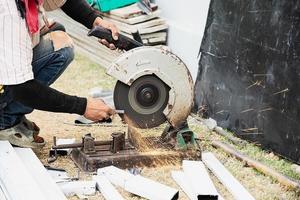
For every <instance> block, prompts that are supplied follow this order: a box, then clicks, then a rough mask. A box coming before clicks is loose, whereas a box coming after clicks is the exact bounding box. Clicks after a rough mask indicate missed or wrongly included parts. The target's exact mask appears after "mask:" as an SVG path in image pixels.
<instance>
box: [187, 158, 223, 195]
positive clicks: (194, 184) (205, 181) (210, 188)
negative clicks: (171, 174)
mask: <svg viewBox="0 0 300 200" xmlns="http://www.w3.org/2000/svg"><path fill="white" fill-rule="evenodd" d="M182 168H183V171H184V174H185V176H186V179H187V180H189V183H190V185H191V188H192V189H193V191H194V192H195V193H196V194H197V198H198V199H201V197H207V198H208V199H216V200H218V196H219V194H218V192H217V190H216V188H215V186H214V184H213V182H212V180H211V179H210V177H209V174H208V172H207V170H206V168H205V166H204V164H203V163H202V162H201V161H189V160H184V161H183V162H182Z"/></svg>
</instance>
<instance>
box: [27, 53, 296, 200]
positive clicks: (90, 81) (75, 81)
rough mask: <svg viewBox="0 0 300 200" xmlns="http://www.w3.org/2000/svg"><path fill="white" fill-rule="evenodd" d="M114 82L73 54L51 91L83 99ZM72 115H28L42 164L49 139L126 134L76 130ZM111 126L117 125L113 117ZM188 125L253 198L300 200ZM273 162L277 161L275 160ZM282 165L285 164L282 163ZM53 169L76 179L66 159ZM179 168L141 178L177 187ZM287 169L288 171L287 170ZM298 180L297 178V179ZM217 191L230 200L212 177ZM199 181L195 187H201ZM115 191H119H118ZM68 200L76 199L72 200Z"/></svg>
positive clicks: (206, 133) (207, 134)
mask: <svg viewBox="0 0 300 200" xmlns="http://www.w3.org/2000/svg"><path fill="white" fill-rule="evenodd" d="M114 83H115V80H114V79H113V78H111V77H109V76H107V75H106V74H105V73H104V69H103V68H101V66H98V65H97V64H95V63H93V62H92V61H90V60H89V59H88V58H85V57H82V56H80V55H78V54H77V55H76V59H75V61H74V62H73V63H72V64H71V66H70V67H69V68H68V69H67V70H66V72H65V73H64V74H63V75H62V76H61V78H60V79H59V80H58V81H57V82H56V83H55V84H54V86H53V87H54V88H56V89H59V90H60V91H63V92H66V93H68V94H72V95H79V96H87V95H88V91H89V89H91V88H94V87H100V88H103V89H113V86H114ZM76 117H77V116H76V115H69V114H57V113H47V112H41V111H34V112H33V113H32V114H30V115H29V116H28V118H29V119H31V120H33V121H35V122H36V123H37V124H38V125H39V126H40V128H41V135H42V136H43V137H45V139H46V140H47V141H48V143H47V145H46V147H45V148H44V149H43V150H42V151H40V152H37V155H38V157H39V158H40V159H41V160H42V162H43V163H44V164H47V162H46V160H47V158H48V151H49V149H50V146H51V145H52V138H53V136H57V137H58V138H76V139H77V140H78V141H80V139H81V137H82V136H83V135H84V134H86V133H92V134H93V136H95V137H96V138H98V139H108V138H109V137H110V134H111V133H112V132H113V131H119V130H120V131H126V128H124V126H119V127H118V126H117V127H113V128H112V127H78V126H72V125H70V124H68V123H73V122H74V119H76ZM114 123H115V124H119V125H121V124H120V122H119V120H118V119H117V118H116V120H114ZM190 126H191V128H192V129H193V130H194V131H195V133H196V134H197V136H198V137H200V138H202V139H203V142H202V146H203V149H204V151H212V152H214V153H215V155H216V156H217V157H218V158H219V160H220V161H221V162H222V163H223V164H224V165H225V166H226V167H227V169H228V170H230V172H231V173H232V174H233V175H234V176H235V177H236V178H237V179H238V180H239V181H240V182H241V183H242V184H243V185H244V186H245V187H246V188H247V189H248V191H249V192H250V193H251V194H252V195H253V196H254V197H255V198H256V199H261V200H267V199H270V200H271V199H272V200H273V199H278V200H279V199H280V200H281V199H287V200H296V199H300V192H299V191H298V192H297V191H293V190H287V189H286V188H284V187H283V186H281V185H280V184H279V183H277V182H276V181H274V180H273V179H272V178H270V177H267V176H264V175H262V174H260V173H259V172H257V171H255V170H253V169H252V168H249V167H245V166H244V164H243V163H241V162H239V161H237V160H236V159H234V158H231V157H228V156H227V155H226V154H225V153H223V152H221V151H219V150H216V149H214V148H212V147H211V146H210V140H212V139H220V140H223V139H222V138H220V137H219V136H218V135H216V134H214V133H212V132H210V131H208V130H207V129H206V128H205V127H204V126H202V125H201V124H199V123H198V122H197V121H195V120H190ZM161 131H162V129H159V128H158V129H154V130H147V131H145V135H159V134H160V133H161ZM260 155H261V156H268V153H265V152H263V153H261V154H260ZM268 159H270V160H274V162H275V161H276V160H282V159H280V158H278V157H276V156H273V157H270V158H268ZM276 162H277V161H276ZM283 162H286V161H283ZM51 166H53V167H59V168H63V169H65V170H67V172H68V173H69V175H70V176H77V173H78V168H77V167H76V166H75V165H74V163H73V162H72V161H71V159H70V158H69V157H60V158H59V159H58V160H57V161H56V162H55V163H53V164H51ZM179 169H180V166H179V165H178V166H174V165H173V166H163V167H159V168H144V169H143V170H142V175H143V176H145V177H149V178H151V179H153V180H156V181H159V182H160V183H163V184H166V185H168V186H171V187H174V188H178V189H179V187H178V186H177V185H176V183H175V182H174V181H173V180H172V178H171V170H179ZM289 170H290V169H289ZM80 177H81V179H85V180H86V179H90V177H91V174H85V173H83V172H80ZM298 180H300V178H299V179H298ZM213 181H214V183H215V184H216V187H217V188H218V190H219V192H220V193H221V194H222V196H223V197H224V198H225V199H228V200H229V199H233V198H232V196H231V195H230V193H229V192H228V191H227V190H226V189H225V188H224V187H223V186H222V185H221V184H220V183H219V182H218V180H217V179H216V178H215V177H213ZM200 183H201V181H200V180H199V187H201V184H200ZM118 189H119V188H118ZM119 190H120V192H121V194H122V196H123V197H124V198H126V199H141V198H139V197H136V196H133V195H131V194H129V193H127V192H125V191H122V190H121V189H119ZM70 199H77V197H72V198H70ZM89 199H91V200H94V199H99V200H102V199H104V198H103V197H102V196H101V194H97V196H94V197H90V198H89ZM179 199H180V200H185V199H187V197H186V196H185V194H184V193H183V192H182V191H180V198H179Z"/></svg>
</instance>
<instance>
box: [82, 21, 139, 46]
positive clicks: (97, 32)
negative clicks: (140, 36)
mask: <svg viewBox="0 0 300 200" xmlns="http://www.w3.org/2000/svg"><path fill="white" fill-rule="evenodd" d="M88 36H94V37H97V38H99V39H105V40H107V42H109V43H112V44H114V45H115V46H116V47H117V48H119V49H123V50H126V51H128V50H131V49H134V48H137V47H141V46H143V44H142V43H140V42H138V41H136V40H133V39H131V38H129V37H127V36H125V35H122V34H119V38H118V40H114V39H113V37H112V35H111V31H110V30H109V29H106V28H103V27H101V26H96V27H94V28H93V29H91V30H90V31H89V33H88Z"/></svg>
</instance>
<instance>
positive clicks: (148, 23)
mask: <svg viewBox="0 0 300 200" xmlns="http://www.w3.org/2000/svg"><path fill="white" fill-rule="evenodd" d="M104 19H105V20H107V21H111V22H112V23H114V24H115V25H116V26H117V27H125V28H127V29H135V30H136V29H137V30H139V31H140V30H142V29H144V28H149V27H153V26H159V25H164V24H166V21H165V20H164V19H161V18H156V19H152V20H149V21H146V22H142V23H138V24H126V23H124V22H120V21H118V20H115V19H112V18H110V17H104Z"/></svg>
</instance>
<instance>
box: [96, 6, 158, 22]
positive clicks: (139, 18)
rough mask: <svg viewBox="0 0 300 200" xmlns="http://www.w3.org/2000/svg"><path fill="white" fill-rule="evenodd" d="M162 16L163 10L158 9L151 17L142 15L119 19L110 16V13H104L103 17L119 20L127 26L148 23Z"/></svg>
mask: <svg viewBox="0 0 300 200" xmlns="http://www.w3.org/2000/svg"><path fill="white" fill-rule="evenodd" d="M160 14H161V10H159V9H158V10H156V11H154V12H152V13H151V14H150V15H140V16H137V17H132V18H128V19H124V18H122V17H118V16H115V15H110V14H108V13H102V15H103V16H106V17H110V18H112V19H115V20H118V21H120V22H124V23H127V24H137V23H141V22H145V21H148V20H150V19H154V18H157V17H159V16H160Z"/></svg>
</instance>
